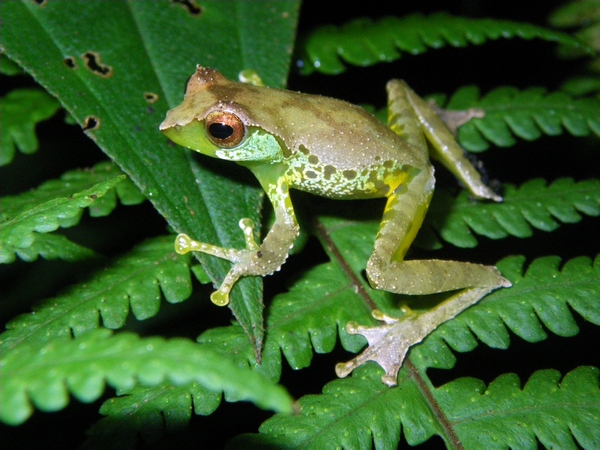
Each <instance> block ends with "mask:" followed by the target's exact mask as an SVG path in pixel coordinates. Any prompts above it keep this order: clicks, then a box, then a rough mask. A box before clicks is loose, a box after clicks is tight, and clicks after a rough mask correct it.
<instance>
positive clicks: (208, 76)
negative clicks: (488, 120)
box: [160, 66, 510, 386]
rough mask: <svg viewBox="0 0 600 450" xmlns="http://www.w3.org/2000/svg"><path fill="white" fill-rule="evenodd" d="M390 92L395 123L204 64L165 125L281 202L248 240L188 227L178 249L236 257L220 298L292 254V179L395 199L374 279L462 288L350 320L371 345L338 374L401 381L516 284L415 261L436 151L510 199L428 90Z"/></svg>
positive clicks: (301, 184) (484, 269)
mask: <svg viewBox="0 0 600 450" xmlns="http://www.w3.org/2000/svg"><path fill="white" fill-rule="evenodd" d="M387 92H388V99H389V100H388V111H389V118H388V125H389V126H385V125H384V124H383V123H381V122H380V121H379V120H377V119H376V118H375V117H374V116H372V115H371V114H370V113H368V112H367V111H365V110H364V109H362V108H360V107H358V106H355V105H352V104H350V103H347V102H344V101H341V100H336V99H332V98H327V97H321V96H316V95H308V94H302V93H297V92H291V91H286V90H279V89H272V88H268V87H265V86H258V85H251V84H247V83H240V82H234V81H230V80H228V79H227V78H225V77H224V76H223V75H222V74H221V73H220V72H218V71H217V70H214V69H210V68H205V67H201V66H198V67H197V70H196V73H195V74H194V75H193V76H192V77H191V79H190V80H189V82H188V85H187V89H186V93H185V97H184V100H183V103H181V104H180V105H179V106H177V107H176V108H175V109H173V110H171V111H169V112H168V114H167V117H166V119H165V120H164V122H163V123H162V124H161V125H160V130H161V131H162V132H163V133H164V134H165V135H166V136H167V137H168V138H169V139H171V140H172V141H174V142H176V143H178V144H180V145H182V146H184V147H187V148H190V149H192V150H195V151H197V152H200V153H202V154H204V155H208V156H212V157H216V158H220V159H224V160H229V161H235V162H236V163H238V164H240V165H242V166H245V167H247V168H248V169H250V170H251V171H252V173H254V175H255V176H256V178H257V179H258V181H259V183H260V185H261V186H262V188H263V189H264V190H265V192H266V194H267V196H268V198H269V200H270V201H271V203H272V205H273V208H274V211H275V222H274V224H273V225H272V227H271V229H270V231H269V232H268V233H267V235H266V237H265V238H264V240H263V241H262V243H260V244H259V243H257V242H255V240H254V233H253V224H252V222H251V221H250V220H249V219H242V220H240V227H241V228H242V230H243V233H244V235H245V240H246V248H245V249H230V248H221V247H217V246H214V245H211V244H207V243H201V242H197V241H194V240H192V239H190V238H189V237H188V236H187V235H185V234H180V235H179V236H177V238H176V243H175V247H176V250H177V252H179V253H182V254H183V253H187V252H190V251H196V252H203V253H207V254H210V255H214V256H217V257H219V258H224V259H227V260H229V261H231V262H232V263H233V265H232V267H231V270H230V271H229V273H228V274H227V276H226V277H225V279H224V280H223V282H222V284H221V286H220V287H219V289H218V290H217V291H216V292H214V293H213V294H212V296H211V299H212V301H213V302H214V303H216V304H217V305H226V304H227V303H228V302H229V292H230V291H231V288H232V287H233V286H234V284H235V283H236V281H237V280H238V279H239V278H240V277H243V276H265V275H270V274H273V273H274V272H275V271H277V270H279V268H280V267H281V265H282V264H283V263H284V262H285V260H286V258H287V257H288V253H289V250H290V248H291V247H292V246H293V243H294V240H295V239H296V237H297V236H298V233H299V227H298V222H297V220H296V217H295V214H294V208H293V205H292V202H291V200H290V189H292V188H294V189H300V190H303V191H307V192H310V193H313V194H316V195H320V196H324V197H329V198H333V199H349V200H352V199H369V198H376V197H386V198H387V203H386V206H385V209H384V212H383V218H382V220H381V225H380V228H379V231H378V234H377V238H376V240H375V245H374V249H373V253H372V255H371V257H370V259H369V261H368V262H367V267H366V273H367V278H368V280H369V282H370V284H371V286H372V287H373V288H375V289H383V290H386V291H389V292H394V293H399V294H408V295H424V294H432V293H439V292H446V291H456V292H455V293H453V295H451V296H450V297H449V299H447V300H446V301H445V302H443V304H442V305H440V306H439V307H437V308H434V310H432V311H428V312H426V313H422V314H417V313H416V312H407V314H406V315H405V317H404V318H403V319H401V320H398V319H392V318H390V317H387V316H385V315H383V314H382V313H381V312H379V311H375V312H374V316H375V317H376V318H378V319H380V320H383V321H384V322H386V323H385V324H384V325H382V326H380V327H373V328H367V327H359V326H357V325H356V324H349V325H348V331H349V332H351V333H361V334H364V335H365V336H366V337H367V340H368V341H369V344H370V348H369V349H368V350H367V351H365V352H364V353H363V354H362V355H360V356H358V357H357V358H355V359H354V360H352V361H351V362H349V363H346V364H338V366H337V369H336V370H337V372H338V375H340V376H345V375H347V374H349V373H350V372H351V371H352V370H353V369H354V368H355V367H357V366H358V365H360V364H362V363H363V362H365V361H366V360H375V361H377V362H378V363H379V364H380V365H381V366H382V367H383V368H384V369H385V371H386V375H384V377H383V381H384V382H385V383H386V384H388V385H390V386H393V385H394V384H395V383H396V378H397V372H398V370H399V368H400V366H401V364H402V360H403V359H404V356H405V354H406V351H407V350H408V347H410V345H412V344H414V343H417V342H420V341H421V340H422V339H424V337H425V336H426V335H427V334H428V333H429V332H431V331H432V330H433V329H435V328H436V327H437V326H438V325H440V324H441V323H443V322H445V321H447V320H449V319H451V318H453V317H455V316H456V315H457V314H458V313H459V312H460V311H462V310H464V309H465V308H467V307H468V306H470V305H472V304H474V303H476V302H477V301H479V300H480V299H481V298H482V297H484V296H485V295H486V294H488V293H489V292H491V291H492V290H494V289H496V288H499V287H508V286H510V283H509V282H508V280H506V279H505V278H503V277H502V276H501V275H500V273H499V272H498V270H497V269H496V268H495V267H492V266H484V265H479V264H471V263H465V262H457V261H440V260H408V261H407V260H405V259H404V256H405V254H406V252H407V250H408V248H409V246H410V244H411V243H412V241H413V239H414V238H415V236H416V234H417V231H418V230H419V228H420V226H421V224H422V222H423V219H424V217H425V214H426V212H427V208H428V206H429V202H430V200H431V196H432V194H433V189H434V183H435V179H434V170H433V167H432V165H431V162H430V160H429V156H431V157H432V158H435V159H437V160H439V161H440V162H441V163H442V164H443V165H444V166H445V167H447V168H448V169H449V170H450V171H451V172H452V173H453V174H454V175H455V176H456V177H457V178H458V179H459V180H460V181H461V182H462V183H463V184H464V185H465V186H466V187H467V188H468V189H469V190H470V192H471V193H472V194H473V195H474V196H475V197H477V198H480V199H489V200H493V201H501V200H502V198H501V197H499V196H498V195H496V194H495V193H494V192H493V191H492V190H491V189H490V188H488V187H487V186H486V185H485V184H484V183H483V182H482V180H481V176H480V174H479V173H478V172H477V170H476V169H475V167H473V165H472V164H471V163H470V161H469V160H468V159H467V158H466V157H465V155H464V152H463V150H462V148H461V147H460V146H459V145H458V144H457V142H456V141H455V139H454V136H453V135H452V133H451V132H450V131H449V130H448V128H447V127H446V126H445V124H444V122H443V121H442V120H441V119H440V117H439V116H438V115H437V114H435V113H434V112H433V110H432V109H431V108H430V107H429V105H428V104H427V103H426V102H425V101H424V100H423V99H421V98H420V97H419V96H417V95H416V94H415V93H414V92H413V91H412V90H411V89H410V88H409V87H408V86H407V85H406V84H405V83H404V82H403V81H400V80H392V81H390V82H388V84H387Z"/></svg>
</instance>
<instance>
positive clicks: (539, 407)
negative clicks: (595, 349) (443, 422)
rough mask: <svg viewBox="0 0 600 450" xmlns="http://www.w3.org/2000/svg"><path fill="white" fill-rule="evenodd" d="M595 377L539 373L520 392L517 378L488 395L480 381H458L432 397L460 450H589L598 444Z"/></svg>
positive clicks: (583, 370) (589, 372)
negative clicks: (449, 424) (448, 422)
mask: <svg viewBox="0 0 600 450" xmlns="http://www.w3.org/2000/svg"><path fill="white" fill-rule="evenodd" d="M599 372H600V371H599V370H598V369H597V368H594V367H578V368H577V369H575V370H573V371H571V372H569V373H567V374H566V375H565V376H564V378H563V379H562V380H561V375H560V373H559V372H558V371H556V370H540V371H538V372H535V373H534V374H533V375H532V376H531V377H530V378H529V380H528V381H527V383H526V384H525V386H523V388H521V383H520V380H519V378H518V377H517V376H516V375H515V374H505V375H502V376H500V377H498V378H497V379H496V380H494V381H492V383H490V385H489V386H488V387H487V389H486V387H485V385H484V383H483V382H481V381H480V380H476V379H470V378H461V379H459V380H456V381H453V382H451V383H448V384H446V385H444V386H442V387H440V388H439V389H437V392H436V393H435V396H436V399H437V401H438V403H439V405H440V406H441V408H442V409H444V410H446V411H447V417H448V420H449V421H450V423H451V424H452V426H453V427H454V429H455V431H456V434H457V435H458V437H459V438H460V441H461V442H462V443H463V445H464V448H486V449H503V448H537V441H539V442H541V444H542V445H543V446H544V448H564V449H567V448H573V449H574V448H584V449H590V450H591V449H594V448H597V447H598V442H600V427H599V426H598V424H599V422H598V417H600V390H599V389H598V381H599V380H598V373H599ZM574 440H575V441H576V442H574ZM578 445H579V446H580V447H578Z"/></svg>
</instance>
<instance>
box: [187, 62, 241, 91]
mask: <svg viewBox="0 0 600 450" xmlns="http://www.w3.org/2000/svg"><path fill="white" fill-rule="evenodd" d="M229 83H231V82H230V81H229V80H228V79H227V78H225V77H224V76H223V75H221V73H220V72H219V71H217V70H215V69H210V68H208V67H202V66H200V65H198V66H196V73H194V75H192V77H191V78H190V81H188V84H187V88H186V90H185V95H190V94H196V93H198V92H202V91H205V90H207V89H211V88H213V87H215V86H219V85H224V84H229Z"/></svg>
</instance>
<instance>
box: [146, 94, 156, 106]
mask: <svg viewBox="0 0 600 450" xmlns="http://www.w3.org/2000/svg"><path fill="white" fill-rule="evenodd" d="M144 98H145V99H146V101H147V102H148V103H150V104H152V103H156V101H157V100H158V94H155V93H154V92H144Z"/></svg>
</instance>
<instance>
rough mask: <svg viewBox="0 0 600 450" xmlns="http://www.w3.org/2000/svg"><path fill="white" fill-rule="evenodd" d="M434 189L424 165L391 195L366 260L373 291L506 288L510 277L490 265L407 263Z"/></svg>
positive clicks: (429, 292) (431, 171)
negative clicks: (405, 257)
mask: <svg viewBox="0 0 600 450" xmlns="http://www.w3.org/2000/svg"><path fill="white" fill-rule="evenodd" d="M432 193H433V170H432V169H430V170H427V169H426V170H423V171H421V172H420V173H419V174H418V175H417V176H415V177H414V178H413V179H412V180H411V181H410V182H408V183H406V184H405V185H401V186H400V187H399V188H398V189H397V190H396V192H394V194H392V195H391V196H390V197H389V199H388V203H387V205H386V208H385V212H384V215H383V220H382V221H381V226H380V228H379V233H378V235H377V239H376V241H375V246H374V250H373V254H372V255H371V258H370V259H369V262H368V263H367V276H368V278H369V282H370V283H371V285H372V286H373V287H374V288H375V289H381V290H385V291H389V292H395V293H398V294H409V295H423V294H432V293H436V292H445V291H450V290H454V289H463V288H469V287H500V286H505V285H506V280H505V279H504V278H502V276H501V275H500V273H499V272H498V270H497V269H496V268H495V267H491V266H483V265H480V264H471V263H463V262H458V261H440V260H416V261H404V255H405V253H406V251H407V250H408V248H409V247H410V244H411V243H412V241H413V240H414V238H415V236H416V234H417V231H418V230H419V228H420V227H421V224H422V222H423V219H424V217H425V213H426V212H427V207H428V205H429V201H430V199H431V195H432Z"/></svg>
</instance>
